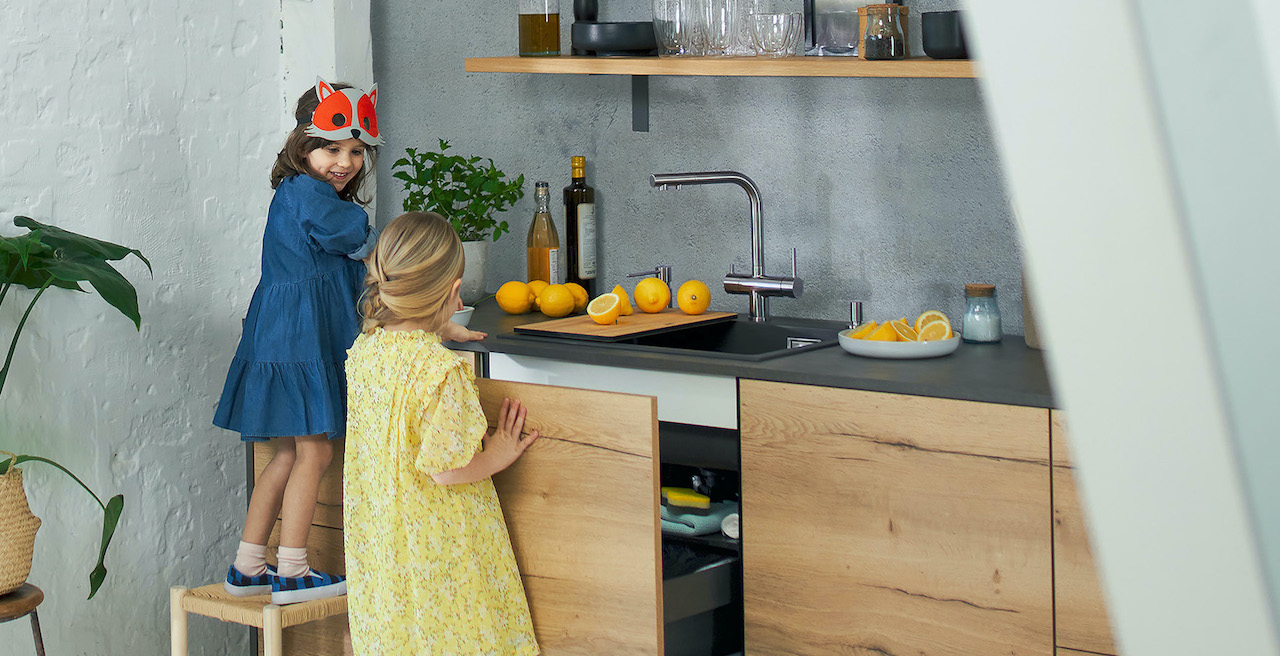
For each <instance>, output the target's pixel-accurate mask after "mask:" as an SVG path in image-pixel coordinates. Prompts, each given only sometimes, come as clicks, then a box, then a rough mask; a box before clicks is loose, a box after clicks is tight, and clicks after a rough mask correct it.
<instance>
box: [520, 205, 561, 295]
mask: <svg viewBox="0 0 1280 656" xmlns="http://www.w3.org/2000/svg"><path fill="white" fill-rule="evenodd" d="M534 200H535V201H536V202H537V205H538V209H537V210H536V211H534V213H533V223H531V224H529V238H528V239H527V240H526V241H525V251H526V253H527V258H528V266H529V281H530V282H532V281H534V280H545V281H547V282H549V283H551V284H553V285H557V284H560V283H562V282H564V272H563V271H561V270H560V235H559V234H558V233H557V232H556V224H555V223H554V222H552V221H551V186H550V185H549V184H548V183H547V182H546V181H545V180H539V181H538V182H537V183H536V184H535V185H534Z"/></svg>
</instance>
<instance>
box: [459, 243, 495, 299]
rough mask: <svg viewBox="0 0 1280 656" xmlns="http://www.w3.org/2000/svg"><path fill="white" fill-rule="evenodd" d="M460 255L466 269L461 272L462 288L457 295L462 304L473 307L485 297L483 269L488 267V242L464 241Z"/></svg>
mask: <svg viewBox="0 0 1280 656" xmlns="http://www.w3.org/2000/svg"><path fill="white" fill-rule="evenodd" d="M462 254H463V256H465V257H466V258H467V267H466V269H464V270H463V272H462V288H461V289H460V290H459V295H461V296H462V302H463V303H465V304H467V305H475V303H476V301H478V300H480V299H481V298H484V295H485V288H486V285H485V278H486V276H485V269H486V268H487V267H488V266H489V242H487V241H464V242H462Z"/></svg>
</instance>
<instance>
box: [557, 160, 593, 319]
mask: <svg viewBox="0 0 1280 656" xmlns="http://www.w3.org/2000/svg"><path fill="white" fill-rule="evenodd" d="M570 166H571V168H572V171H573V180H572V182H570V183H569V186H568V187H565V188H564V238H565V252H566V253H567V255H568V258H567V259H568V266H567V267H566V269H567V270H566V271H565V280H567V281H568V282H576V283H578V284H579V285H582V287H583V288H584V289H586V290H587V298H595V295H596V190H595V189H592V188H591V187H588V186H587V174H586V167H587V158H585V157H582V156H576V157H573V158H572V159H571V160H570Z"/></svg>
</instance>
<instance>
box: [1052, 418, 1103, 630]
mask: <svg viewBox="0 0 1280 656" xmlns="http://www.w3.org/2000/svg"><path fill="white" fill-rule="evenodd" d="M1050 417H1051V420H1052V423H1051V426H1050V434H1051V436H1052V446H1051V448H1052V452H1053V564H1054V587H1053V595H1054V606H1055V608H1056V611H1057V644H1058V646H1059V647H1062V648H1066V649H1076V650H1081V651H1083V652H1091V653H1094V654H1111V655H1114V654H1117V653H1119V652H1118V650H1117V649H1116V645H1115V641H1114V640H1113V639H1112V637H1111V622H1110V620H1109V619H1108V618H1107V607H1106V602H1105V601H1104V599H1103V596H1102V584H1101V582H1100V581H1099V579H1098V571H1097V569H1096V568H1095V566H1094V562H1093V552H1092V551H1091V549H1090V547H1089V534H1088V532H1087V530H1086V528H1085V527H1086V525H1085V519H1084V509H1083V507H1082V506H1081V504H1080V497H1079V495H1078V493H1077V490H1076V482H1075V474H1074V472H1075V470H1074V469H1073V467H1072V465H1071V454H1070V449H1069V446H1068V440H1067V433H1066V428H1065V423H1064V421H1063V415H1062V412H1060V411H1058V410H1054V411H1052V412H1051V413H1050ZM1058 653H1059V654H1073V653H1075V652H1072V651H1063V650H1061V649H1060V650H1059V652H1058Z"/></svg>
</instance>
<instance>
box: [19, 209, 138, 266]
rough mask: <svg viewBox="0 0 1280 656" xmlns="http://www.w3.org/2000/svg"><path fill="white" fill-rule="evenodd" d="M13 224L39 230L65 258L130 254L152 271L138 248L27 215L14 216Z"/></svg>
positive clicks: (115, 257) (117, 256) (42, 237)
mask: <svg viewBox="0 0 1280 656" xmlns="http://www.w3.org/2000/svg"><path fill="white" fill-rule="evenodd" d="M13 224H14V225H16V226H18V227H20V228H27V229H30V230H32V231H35V230H39V231H40V241H41V242H43V243H44V244H46V245H48V246H50V247H52V248H53V249H54V250H55V251H56V250H62V251H64V254H63V257H64V258H67V257H72V256H73V254H83V255H87V256H90V257H98V258H101V259H104V260H123V259H124V258H126V257H128V256H130V255H136V256H137V257H138V259H140V260H142V263H143V264H145V265H147V271H149V272H152V271H151V262H150V261H148V260H147V258H146V257H143V255H142V252H141V251H139V250H138V249H136V248H128V247H126V246H121V245H119V244H113V243H111V242H107V241H102V240H101V239H94V238H93V237H86V236H84V235H81V234H78V233H74V232H71V231H70V230H63V229H62V228H59V227H57V226H51V225H45V224H43V223H40V222H39V221H36V220H35V219H32V218H31V217H27V216H15V217H13ZM152 273H154V272H152Z"/></svg>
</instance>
